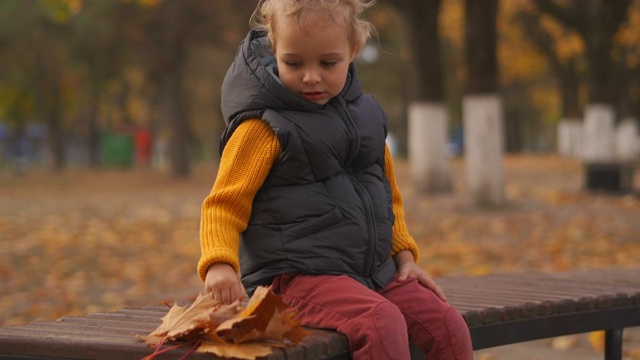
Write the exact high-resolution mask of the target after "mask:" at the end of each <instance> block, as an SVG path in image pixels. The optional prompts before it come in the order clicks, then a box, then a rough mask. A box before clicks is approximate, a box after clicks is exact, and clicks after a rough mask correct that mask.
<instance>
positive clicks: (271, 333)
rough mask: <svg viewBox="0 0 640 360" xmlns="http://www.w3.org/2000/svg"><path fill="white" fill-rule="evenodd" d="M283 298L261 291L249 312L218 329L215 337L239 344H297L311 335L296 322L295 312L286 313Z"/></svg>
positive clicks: (256, 292) (247, 310) (269, 290)
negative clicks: (285, 342) (275, 342)
mask: <svg viewBox="0 0 640 360" xmlns="http://www.w3.org/2000/svg"><path fill="white" fill-rule="evenodd" d="M286 310H287V304H286V303H285V302H284V301H283V300H282V297H280V296H278V295H276V294H274V293H273V291H271V287H268V288H264V287H262V288H258V289H256V291H255V293H254V294H253V296H252V297H251V299H250V300H249V303H248V304H247V307H246V309H245V310H244V311H243V312H242V313H241V314H240V315H239V316H238V317H235V318H232V319H230V320H228V321H226V322H224V323H222V324H221V325H220V326H218V327H217V328H216V333H217V335H219V336H220V337H222V338H224V339H228V340H231V341H233V342H234V343H236V344H239V343H243V342H246V341H255V340H278V341H284V340H289V341H291V342H293V343H298V342H299V341H300V340H302V338H304V337H305V336H306V335H307V334H308V332H307V331H306V330H304V329H303V328H302V327H301V326H300V324H299V322H297V321H295V320H294V319H293V317H294V316H293V315H294V314H293V312H291V311H286Z"/></svg>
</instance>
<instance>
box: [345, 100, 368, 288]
mask: <svg viewBox="0 0 640 360" xmlns="http://www.w3.org/2000/svg"><path fill="white" fill-rule="evenodd" d="M336 100H337V101H336V103H337V105H336V108H337V110H338V112H339V113H340V118H342V119H343V121H344V123H345V125H346V126H347V129H348V131H349V133H350V134H351V138H352V139H354V141H355V144H353V146H351V147H350V149H349V156H348V157H347V160H346V162H345V164H344V169H345V171H346V172H347V174H349V178H350V179H351V183H352V184H353V185H354V188H355V189H356V191H357V193H358V194H359V196H360V198H361V200H362V203H363V205H364V208H365V212H366V214H365V216H366V218H367V228H368V235H369V249H368V252H367V258H366V259H365V263H364V267H363V271H364V273H363V275H365V276H367V277H368V278H367V279H366V280H367V281H368V282H369V283H370V287H371V288H373V279H372V278H373V265H374V264H375V257H376V253H377V247H378V246H377V245H378V232H377V230H376V226H375V216H374V210H373V202H372V201H371V197H370V196H369V193H368V192H367V190H366V189H365V187H364V186H363V185H362V184H360V181H359V180H358V179H357V178H356V176H355V175H354V171H353V167H352V165H353V161H354V159H355V157H356V155H357V153H358V151H359V150H360V135H359V134H358V130H357V127H356V124H355V122H354V120H353V118H352V117H351V115H350V114H349V111H348V110H347V104H346V102H345V101H344V99H342V98H336Z"/></svg>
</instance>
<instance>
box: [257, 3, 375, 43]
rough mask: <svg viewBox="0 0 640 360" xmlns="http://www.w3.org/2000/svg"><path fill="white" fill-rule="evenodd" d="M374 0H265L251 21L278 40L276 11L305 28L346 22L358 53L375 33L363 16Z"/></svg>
mask: <svg viewBox="0 0 640 360" xmlns="http://www.w3.org/2000/svg"><path fill="white" fill-rule="evenodd" d="M374 3H375V0H261V1H260V2H259V3H258V6H257V7H256V9H255V11H254V12H253V15H251V20H250V25H251V27H252V28H253V29H258V30H263V31H265V32H266V33H267V34H268V35H269V38H270V39H271V41H272V43H274V44H275V41H276V38H275V36H274V34H275V30H276V26H275V25H276V15H278V16H281V15H282V16H290V17H292V18H293V19H294V21H295V22H296V23H297V24H298V26H300V28H302V29H305V28H307V27H308V26H310V25H313V24H317V23H318V22H319V21H320V22H321V23H323V24H333V23H336V24H340V25H346V26H347V28H348V29H349V34H348V37H349V43H350V44H351V46H352V48H353V51H354V54H356V55H357V54H359V53H360V51H362V48H364V45H365V44H366V42H367V40H369V38H370V37H371V35H373V34H374V33H375V28H374V27H373V24H371V23H370V22H369V21H366V20H364V19H362V18H361V16H362V12H363V11H364V10H365V9H367V8H369V7H371V6H373V4H374Z"/></svg>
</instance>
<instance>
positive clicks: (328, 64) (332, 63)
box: [320, 60, 338, 67]
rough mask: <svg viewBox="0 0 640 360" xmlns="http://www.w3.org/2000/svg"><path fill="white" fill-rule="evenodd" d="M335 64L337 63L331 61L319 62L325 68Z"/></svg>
mask: <svg viewBox="0 0 640 360" xmlns="http://www.w3.org/2000/svg"><path fill="white" fill-rule="evenodd" d="M337 63H338V62H337V61H333V60H331V61H321V62H320V64H322V66H326V67H330V66H333V65H335V64H337Z"/></svg>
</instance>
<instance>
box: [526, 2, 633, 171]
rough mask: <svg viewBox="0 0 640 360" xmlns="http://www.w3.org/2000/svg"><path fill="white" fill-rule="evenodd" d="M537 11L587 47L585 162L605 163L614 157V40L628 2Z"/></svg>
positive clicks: (544, 6)
mask: <svg viewBox="0 0 640 360" xmlns="http://www.w3.org/2000/svg"><path fill="white" fill-rule="evenodd" d="M535 3H536V4H537V6H538V8H539V9H540V10H541V11H542V12H544V13H547V14H549V15H551V16H553V17H554V18H556V19H557V20H558V21H560V22H561V23H563V24H564V25H565V26H567V27H569V28H572V29H574V30H576V31H577V32H578V34H580V36H581V37H582V38H583V40H584V41H585V44H586V47H587V50H586V51H587V61H588V64H589V67H588V73H587V74H588V75H587V77H588V81H589V105H588V106H587V108H586V110H585V119H584V140H583V144H584V148H583V150H584V151H583V159H584V160H585V161H608V160H612V159H613V158H614V156H615V110H614V105H613V101H614V93H615V91H614V89H613V69H614V67H613V61H612V58H611V51H612V48H613V36H614V34H615V33H616V32H617V30H618V28H619V26H620V24H621V23H622V21H623V20H624V18H625V16H626V13H627V9H628V7H629V4H630V0H616V1H607V0H583V1H576V2H570V3H568V6H561V5H559V4H558V3H555V2H553V1H552V0H535Z"/></svg>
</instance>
